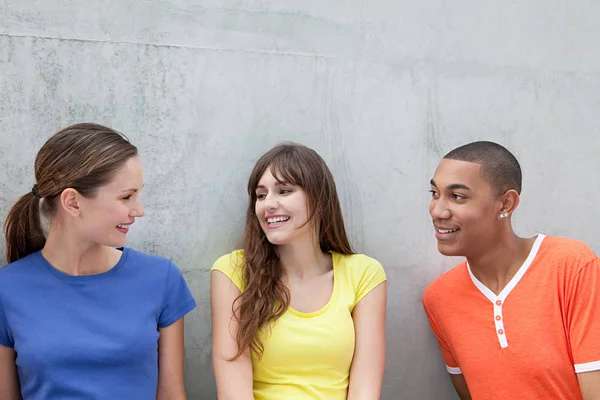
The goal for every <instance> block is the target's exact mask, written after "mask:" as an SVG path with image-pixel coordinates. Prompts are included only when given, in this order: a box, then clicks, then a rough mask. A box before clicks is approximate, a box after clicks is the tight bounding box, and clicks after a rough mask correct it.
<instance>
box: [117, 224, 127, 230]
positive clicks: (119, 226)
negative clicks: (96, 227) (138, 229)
mask: <svg viewBox="0 0 600 400" xmlns="http://www.w3.org/2000/svg"><path fill="white" fill-rule="evenodd" d="M117 228H121V229H127V225H117Z"/></svg>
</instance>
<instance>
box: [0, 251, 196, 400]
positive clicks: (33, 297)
mask: <svg viewBox="0 0 600 400" xmlns="http://www.w3.org/2000/svg"><path fill="white" fill-rule="evenodd" d="M195 306H196V302H195V301H194V298H193V297H192V294H191V293H190V290H189V288H188V286H187V284H186V282H185V280H184V278H183V276H182V274H181V272H180V271H179V269H178V268H177V267H176V266H175V265H174V264H173V263H172V262H170V261H169V260H167V259H164V258H161V257H157V256H151V255H148V254H143V253H140V252H137V251H135V250H132V249H130V248H123V254H122V256H121V259H120V261H119V262H118V263H117V265H116V266H115V267H114V268H112V269H111V270H109V271H107V272H105V273H102V274H98V275H90V276H72V275H67V274H64V273H62V272H60V271H58V270H57V269H55V268H53V267H52V266H51V265H50V264H49V263H48V262H47V261H46V260H45V259H44V257H43V256H42V254H41V252H39V251H38V252H36V253H33V254H30V255H28V256H27V257H24V258H22V259H20V260H18V261H15V262H13V263H11V264H9V265H7V266H6V267H4V268H1V269H0V345H3V346H5V347H12V348H14V350H15V352H16V354H17V359H16V364H17V370H18V373H19V380H20V382H21V393H22V395H23V399H24V400H53V399H61V400H70V399H77V400H82V399H99V400H101V399H107V400H108V399H110V400H115V399H127V400H137V399H139V400H149V399H154V398H156V388H157V383H158V337H159V332H158V328H163V327H166V326H169V325H171V324H173V323H174V322H176V321H177V320H178V319H180V318H181V317H182V316H184V315H185V314H187V313H188V312H189V311H191V310H192V309H193V308H194V307H195Z"/></svg>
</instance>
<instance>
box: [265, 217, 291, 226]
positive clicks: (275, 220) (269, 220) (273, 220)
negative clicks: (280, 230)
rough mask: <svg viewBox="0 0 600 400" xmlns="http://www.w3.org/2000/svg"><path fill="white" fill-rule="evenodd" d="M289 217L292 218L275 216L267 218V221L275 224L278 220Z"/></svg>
mask: <svg viewBox="0 0 600 400" xmlns="http://www.w3.org/2000/svg"><path fill="white" fill-rule="evenodd" d="M288 219H290V217H274V218H267V223H268V224H275V223H277V222H282V221H287V220H288Z"/></svg>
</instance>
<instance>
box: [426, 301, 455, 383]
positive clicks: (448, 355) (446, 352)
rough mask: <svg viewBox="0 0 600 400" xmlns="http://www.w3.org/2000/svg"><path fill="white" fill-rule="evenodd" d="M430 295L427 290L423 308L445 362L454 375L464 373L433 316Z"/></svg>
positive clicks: (447, 368)
mask: <svg viewBox="0 0 600 400" xmlns="http://www.w3.org/2000/svg"><path fill="white" fill-rule="evenodd" d="M429 295H430V294H429V293H428V291H427V290H426V291H425V294H424V296H423V308H424V309H425V314H426V315H427V319H428V320H429V325H430V326H431V330H432V331H433V333H434V334H435V337H436V339H437V341H438V344H439V346H440V350H441V352H442V358H443V359H444V363H445V364H446V370H447V371H448V373H450V374H453V375H459V374H462V370H461V369H460V367H459V366H458V362H457V361H456V359H455V358H454V354H452V351H451V350H450V347H449V346H448V344H447V343H446V341H445V340H444V337H443V335H442V333H441V331H440V329H439V327H438V325H437V323H436V321H435V317H434V316H433V312H432V310H431V305H430V304H429V299H428V296H429Z"/></svg>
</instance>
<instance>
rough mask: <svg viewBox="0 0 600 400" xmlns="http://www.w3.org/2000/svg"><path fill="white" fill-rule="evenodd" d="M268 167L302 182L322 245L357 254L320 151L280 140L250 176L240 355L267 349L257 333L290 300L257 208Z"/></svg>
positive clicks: (239, 307) (238, 308)
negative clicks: (257, 197) (352, 246)
mask: <svg viewBox="0 0 600 400" xmlns="http://www.w3.org/2000/svg"><path fill="white" fill-rule="evenodd" d="M267 168H269V169H270V171H271V173H272V174H273V176H274V177H276V178H277V179H278V180H280V181H284V182H287V183H290V184H292V185H296V186H299V187H301V188H302V189H303V190H304V192H305V193H306V196H307V199H308V210H309V220H308V221H309V223H311V224H312V226H314V227H316V228H317V229H318V232H317V233H318V238H319V244H320V246H321V250H322V251H324V252H328V251H335V252H338V253H341V254H353V250H352V248H351V247H350V243H349V241H348V237H347V236H346V229H345V227H344V219H343V217H342V209H341V207H340V202H339V199H338V195H337V190H336V186H335V182H334V180H333V176H332V175H331V172H330V171H329V168H328V167H327V164H325V161H324V160H323V159H322V158H321V156H319V155H318V154H317V152H316V151H314V150H312V149H310V148H308V147H306V146H303V145H300V144H296V143H282V144H280V145H278V146H275V147H274V148H272V149H271V150H269V151H268V152H267V153H265V154H264V155H263V156H262V157H261V158H260V159H259V160H258V161H257V162H256V165H255V166H254V169H253V170H252V173H251V174H250V179H249V181H248V210H247V212H246V229H245V233H244V261H243V262H244V274H243V276H244V284H245V285H244V290H243V292H242V294H241V295H240V296H239V297H238V298H237V299H236V301H235V302H234V314H235V313H236V312H239V325H238V331H237V337H236V339H237V344H238V352H237V354H236V355H235V357H234V359H236V358H238V357H240V356H241V355H242V354H243V352H244V351H245V350H246V349H248V348H249V349H250V351H252V352H254V353H255V354H257V355H258V356H259V357H260V356H262V353H263V350H264V349H263V345H262V342H261V340H260V338H259V333H260V332H261V331H262V330H263V329H264V328H265V327H266V326H267V325H268V324H269V323H271V322H274V321H276V320H277V319H278V318H280V317H281V316H282V315H283V314H284V313H285V312H286V311H287V308H288V306H289V304H290V293H289V291H288V289H287V288H286V286H285V285H284V284H283V282H282V280H281V277H282V271H281V268H280V265H279V257H278V255H277V252H276V251H275V246H274V245H272V244H271V243H269V241H268V240H267V237H266V235H265V233H264V232H263V230H262V228H261V227H260V224H259V221H258V218H257V216H256V213H255V208H254V206H255V203H256V187H257V186H258V182H259V180H260V178H261V177H262V175H263V173H264V172H265V171H266V170H267Z"/></svg>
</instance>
